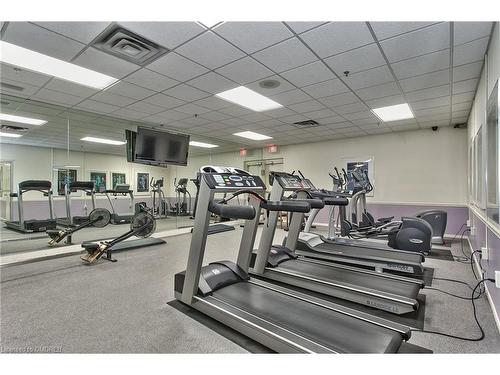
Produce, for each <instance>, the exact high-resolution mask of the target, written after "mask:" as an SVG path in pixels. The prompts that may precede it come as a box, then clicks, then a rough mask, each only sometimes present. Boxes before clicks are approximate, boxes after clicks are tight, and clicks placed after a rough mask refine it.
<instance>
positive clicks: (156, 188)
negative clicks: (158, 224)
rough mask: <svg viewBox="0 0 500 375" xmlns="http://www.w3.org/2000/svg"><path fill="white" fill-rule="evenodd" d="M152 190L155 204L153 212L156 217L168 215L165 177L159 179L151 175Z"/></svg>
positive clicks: (160, 217) (152, 208)
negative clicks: (164, 184)
mask: <svg viewBox="0 0 500 375" xmlns="http://www.w3.org/2000/svg"><path fill="white" fill-rule="evenodd" d="M149 185H150V186H151V192H152V193H153V204H152V207H151V210H152V211H151V212H152V214H153V216H154V217H155V218H156V219H162V218H165V217H167V216H168V203H167V200H166V199H165V194H164V193H163V189H162V188H163V177H162V178H159V179H157V180H155V179H154V177H151V182H150V184H149Z"/></svg>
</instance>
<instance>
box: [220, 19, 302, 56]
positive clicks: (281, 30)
mask: <svg viewBox="0 0 500 375" xmlns="http://www.w3.org/2000/svg"><path fill="white" fill-rule="evenodd" d="M215 32H216V33H217V34H219V35H221V36H222V37H224V38H225V39H227V40H228V41H230V42H231V43H233V44H234V45H236V46H238V48H241V49H242V50H243V51H245V52H246V53H248V54H251V53H254V52H256V51H258V50H261V49H263V48H266V47H268V46H270V45H272V44H275V43H278V42H281V41H282V40H284V39H287V38H289V37H291V36H293V34H292V33H291V32H290V30H288V29H287V28H286V26H285V25H283V24H282V23H281V22H225V23H223V24H222V25H221V26H219V27H217V28H216V29H215Z"/></svg>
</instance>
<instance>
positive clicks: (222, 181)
mask: <svg viewBox="0 0 500 375" xmlns="http://www.w3.org/2000/svg"><path fill="white" fill-rule="evenodd" d="M205 178H206V181H207V182H208V183H209V186H210V187H211V188H215V189H217V188H220V189H224V188H225V189H237V188H242V187H245V188H251V189H257V190H263V189H265V188H266V186H265V184H264V182H263V181H262V179H261V178H260V177H259V176H246V175H237V174H232V173H217V174H215V173H214V174H205Z"/></svg>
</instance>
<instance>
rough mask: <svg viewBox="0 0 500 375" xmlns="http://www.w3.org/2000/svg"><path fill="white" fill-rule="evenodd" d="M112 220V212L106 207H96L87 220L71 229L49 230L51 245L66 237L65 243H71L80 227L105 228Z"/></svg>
mask: <svg viewBox="0 0 500 375" xmlns="http://www.w3.org/2000/svg"><path fill="white" fill-rule="evenodd" d="M110 221H111V214H110V213H109V211H108V210H107V209H105V208H96V209H94V210H92V212H91V213H90V215H89V216H87V220H86V221H83V222H81V223H80V224H79V225H78V226H76V227H74V228H71V229H64V230H59V229H51V230H48V231H47V234H48V235H49V237H50V241H49V245H54V244H55V243H59V242H61V241H62V240H63V239H64V238H66V241H65V242H64V243H66V244H71V236H72V235H73V233H75V232H76V231H79V230H80V229H83V228H87V227H90V226H93V227H95V228H103V227H105V226H106V225H108V224H109V222H110Z"/></svg>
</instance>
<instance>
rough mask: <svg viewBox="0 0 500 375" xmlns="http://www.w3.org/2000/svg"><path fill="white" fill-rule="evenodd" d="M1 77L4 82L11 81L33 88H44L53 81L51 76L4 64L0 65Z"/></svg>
mask: <svg viewBox="0 0 500 375" xmlns="http://www.w3.org/2000/svg"><path fill="white" fill-rule="evenodd" d="M0 77H1V78H2V80H4V79H10V80H12V81H17V82H22V83H28V84H29V85H31V86H42V85H44V84H45V83H47V82H48V81H49V80H50V79H51V77H50V76H46V75H44V74H38V73H35V72H31V71H29V70H24V69H20V68H17V67H14V66H13V65H7V64H3V63H0ZM21 86H22V85H21Z"/></svg>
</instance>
